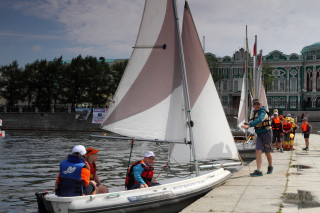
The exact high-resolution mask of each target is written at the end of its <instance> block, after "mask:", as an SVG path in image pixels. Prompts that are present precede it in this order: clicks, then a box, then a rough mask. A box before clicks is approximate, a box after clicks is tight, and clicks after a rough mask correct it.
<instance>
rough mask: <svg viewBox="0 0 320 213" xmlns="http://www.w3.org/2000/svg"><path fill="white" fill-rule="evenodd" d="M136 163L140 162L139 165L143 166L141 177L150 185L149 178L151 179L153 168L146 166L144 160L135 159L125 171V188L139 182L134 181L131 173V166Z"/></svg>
mask: <svg viewBox="0 0 320 213" xmlns="http://www.w3.org/2000/svg"><path fill="white" fill-rule="evenodd" d="M138 164H141V166H142V167H143V169H144V170H143V172H142V173H141V177H142V179H143V180H144V182H146V184H147V185H148V186H150V185H151V180H152V177H153V170H154V168H153V167H152V166H150V167H149V166H147V165H146V164H145V163H144V161H143V160H142V161H136V162H134V163H133V164H132V165H131V166H130V168H129V170H128V172H127V176H126V183H125V187H126V189H130V188H131V187H132V186H133V185H135V184H137V183H139V182H138V181H136V180H135V179H134V174H133V167H135V166H136V165H138Z"/></svg>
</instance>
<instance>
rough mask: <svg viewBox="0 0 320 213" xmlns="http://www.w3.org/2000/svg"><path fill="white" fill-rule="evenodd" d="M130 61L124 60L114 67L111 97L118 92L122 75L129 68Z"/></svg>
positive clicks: (112, 68)
mask: <svg viewBox="0 0 320 213" xmlns="http://www.w3.org/2000/svg"><path fill="white" fill-rule="evenodd" d="M127 64H128V60H124V61H121V62H117V63H115V64H113V65H112V67H111V70H112V71H111V72H112V82H111V85H110V95H111V96H112V95H114V93H115V92H116V90H117V88H118V85H119V83H120V81H121V78H122V75H123V73H124V71H125V69H126V67H127Z"/></svg>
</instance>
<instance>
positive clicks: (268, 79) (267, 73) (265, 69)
mask: <svg viewBox="0 0 320 213" xmlns="http://www.w3.org/2000/svg"><path fill="white" fill-rule="evenodd" d="M272 71H273V68H272V67H270V66H269V65H268V64H263V65H262V81H263V86H264V88H265V90H266V92H268V91H269V89H270V86H268V85H272V82H273V80H274V77H273V75H272Z"/></svg>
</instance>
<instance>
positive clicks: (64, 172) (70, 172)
mask: <svg viewBox="0 0 320 213" xmlns="http://www.w3.org/2000/svg"><path fill="white" fill-rule="evenodd" d="M85 165H86V164H85V163H84V159H83V158H81V157H79V156H76V155H69V156H68V159H67V160H64V161H62V162H61V163H60V179H59V184H58V189H57V195H58V196H62V197H71V196H80V195H82V194H83V189H84V184H83V181H82V178H81V173H82V168H84V167H85Z"/></svg>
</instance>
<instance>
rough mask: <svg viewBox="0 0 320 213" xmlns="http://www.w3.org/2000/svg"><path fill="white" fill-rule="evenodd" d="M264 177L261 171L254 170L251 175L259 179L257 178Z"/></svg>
mask: <svg viewBox="0 0 320 213" xmlns="http://www.w3.org/2000/svg"><path fill="white" fill-rule="evenodd" d="M262 175H263V174H262V172H261V171H259V170H254V172H253V173H250V176H251V177H257V176H262Z"/></svg>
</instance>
